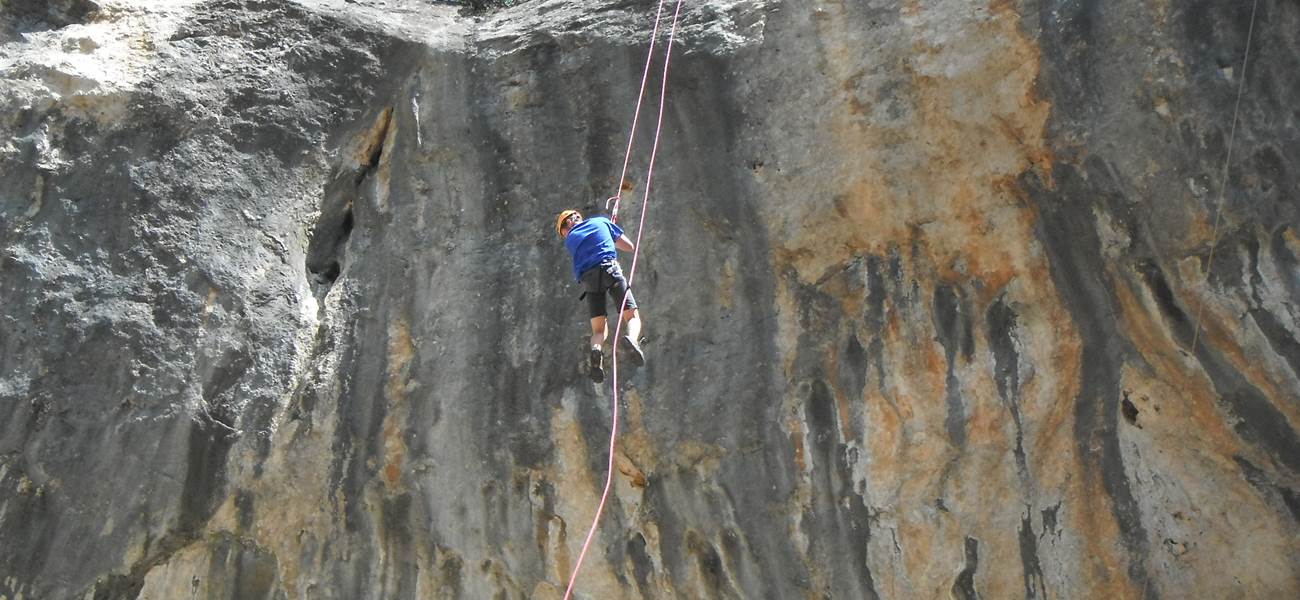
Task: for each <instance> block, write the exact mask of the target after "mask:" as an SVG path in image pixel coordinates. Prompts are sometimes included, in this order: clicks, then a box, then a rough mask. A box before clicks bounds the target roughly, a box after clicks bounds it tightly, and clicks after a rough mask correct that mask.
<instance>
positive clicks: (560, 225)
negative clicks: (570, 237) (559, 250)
mask: <svg viewBox="0 0 1300 600" xmlns="http://www.w3.org/2000/svg"><path fill="white" fill-rule="evenodd" d="M574 216H576V217H578V219H579V220H581V219H582V213H580V212H578V211H576V210H573V209H569V210H566V211H564V212H562V213H560V216H559V218H557V219H555V235H558V236H560V237H564V222H565V221H568V220H569V217H574Z"/></svg>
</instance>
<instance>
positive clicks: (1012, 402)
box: [985, 296, 1030, 485]
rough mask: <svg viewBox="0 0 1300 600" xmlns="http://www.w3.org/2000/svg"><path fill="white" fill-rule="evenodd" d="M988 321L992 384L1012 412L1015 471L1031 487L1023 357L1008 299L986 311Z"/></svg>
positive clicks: (1022, 483) (996, 302) (1013, 313)
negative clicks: (1022, 390)
mask: <svg viewBox="0 0 1300 600" xmlns="http://www.w3.org/2000/svg"><path fill="white" fill-rule="evenodd" d="M985 319H986V320H987V321H988V328H989V334H988V340H989V348H990V349H991V350H992V351H993V381H994V382H995V383H996V384H997V387H998V396H1000V397H1001V398H1002V402H1003V403H1004V404H1006V405H1007V408H1008V409H1009V410H1010V412H1011V420H1012V422H1013V423H1015V426H1016V447H1015V450H1014V452H1015V456H1016V470H1017V472H1018V473H1019V475H1020V483H1021V485H1028V484H1029V483H1030V477H1029V465H1028V461H1027V460H1026V458H1025V431H1024V420H1023V416H1022V415H1021V414H1020V353H1019V352H1018V351H1017V350H1016V340H1015V336H1014V334H1015V329H1016V313H1015V312H1014V311H1012V310H1011V307H1010V306H1007V304H1006V298H1005V297H1001V296H1000V297H998V299H997V300H996V301H994V302H993V304H992V305H990V306H989V308H988V311H986V314H985Z"/></svg>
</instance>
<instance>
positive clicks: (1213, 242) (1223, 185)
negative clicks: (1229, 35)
mask: <svg viewBox="0 0 1300 600" xmlns="http://www.w3.org/2000/svg"><path fill="white" fill-rule="evenodd" d="M1258 8H1259V0H1255V2H1254V4H1252V5H1251V7H1250V29H1249V30H1247V32H1246V51H1245V52H1244V53H1243V54H1244V56H1242V57H1241V81H1239V82H1238V83H1237V102H1236V104H1235V105H1234V106H1233V107H1232V128H1231V132H1230V133H1229V134H1228V155H1227V157H1225V158H1224V159H1223V176H1222V177H1221V178H1220V180H1219V199H1218V202H1217V203H1216V204H1215V205H1214V208H1215V210H1214V231H1213V232H1212V233H1211V234H1210V256H1209V257H1208V258H1207V259H1206V260H1205V284H1206V286H1209V284H1210V268H1211V267H1213V266H1214V247H1215V246H1217V245H1218V243H1219V222H1220V221H1221V220H1222V219H1223V198H1224V195H1225V194H1226V193H1227V189H1228V167H1229V165H1231V164H1232V144H1233V142H1235V141H1236V139H1237V114H1238V113H1239V112H1240V111H1241V95H1242V92H1244V91H1245V89H1246V67H1247V66H1248V65H1249V64H1250V42H1251V39H1252V38H1254V36H1255V10H1256V9H1258ZM1204 312H1205V302H1201V303H1200V305H1199V306H1197V307H1196V329H1194V330H1193V331H1192V350H1191V354H1192V356H1196V342H1197V341H1198V340H1199V339H1200V337H1201V315H1202V313H1204Z"/></svg>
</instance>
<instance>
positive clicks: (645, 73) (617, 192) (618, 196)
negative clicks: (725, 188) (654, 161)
mask: <svg viewBox="0 0 1300 600" xmlns="http://www.w3.org/2000/svg"><path fill="white" fill-rule="evenodd" d="M664 2H665V0H659V8H658V9H657V10H655V27H654V31H651V32H650V49H649V50H647V51H646V53H645V69H642V71H641V91H640V92H638V93H637V95H636V110H635V111H633V113H632V130H631V131H629V132H628V134H627V150H626V151H625V152H623V171H622V172H621V173H619V174H618V181H617V182H616V183H615V184H614V195H613V196H610V197H609V199H608V200H606V201H605V210H608V211H609V218H610V220H611V221H613V222H615V223H617V222H618V205H619V203H620V202H621V201H622V200H623V180H624V179H626V178H627V165H628V163H630V162H632V142H633V141H634V140H636V125H637V123H638V122H639V121H640V120H641V103H642V102H643V101H644V100H645V86H646V82H648V81H649V80H650V63H651V62H652V59H653V58H654V55H655V41H656V40H657V39H659V22H660V20H661V18H662V17H663V14H664ZM611 203H612V204H613V206H612V207H611Z"/></svg>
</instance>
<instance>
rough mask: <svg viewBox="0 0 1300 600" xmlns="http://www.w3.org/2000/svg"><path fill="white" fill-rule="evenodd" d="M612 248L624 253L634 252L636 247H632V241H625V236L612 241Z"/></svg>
mask: <svg viewBox="0 0 1300 600" xmlns="http://www.w3.org/2000/svg"><path fill="white" fill-rule="evenodd" d="M614 247H615V248H618V249H619V250H622V251H624V252H635V251H636V246H633V245H632V240H629V239H627V236H626V235H620V236H618V239H616V240H614Z"/></svg>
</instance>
